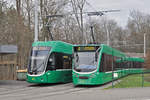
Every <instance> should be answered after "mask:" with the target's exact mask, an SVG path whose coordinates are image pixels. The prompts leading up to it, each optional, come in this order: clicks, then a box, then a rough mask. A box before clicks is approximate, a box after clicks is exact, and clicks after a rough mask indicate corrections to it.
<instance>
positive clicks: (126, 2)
mask: <svg viewBox="0 0 150 100" xmlns="http://www.w3.org/2000/svg"><path fill="white" fill-rule="evenodd" d="M87 2H89V3H90V4H91V6H92V8H90V7H88V8H89V10H90V11H92V10H96V11H99V10H111V9H119V10H121V11H120V12H113V13H107V14H106V15H105V16H107V17H108V18H111V19H115V20H116V21H117V22H118V24H119V25H121V26H122V27H125V26H126V24H127V20H128V17H129V13H130V11H131V10H133V9H134V10H139V11H141V12H144V13H148V14H150V0H87Z"/></svg>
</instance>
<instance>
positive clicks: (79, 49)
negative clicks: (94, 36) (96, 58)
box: [75, 46, 98, 52]
mask: <svg viewBox="0 0 150 100" xmlns="http://www.w3.org/2000/svg"><path fill="white" fill-rule="evenodd" d="M97 49H98V46H79V47H75V51H77V52H92V51H96V50H97Z"/></svg>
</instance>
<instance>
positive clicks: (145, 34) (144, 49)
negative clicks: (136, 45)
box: [144, 33, 146, 58]
mask: <svg viewBox="0 0 150 100" xmlns="http://www.w3.org/2000/svg"><path fill="white" fill-rule="evenodd" d="M145 57H146V33H144V58H145Z"/></svg>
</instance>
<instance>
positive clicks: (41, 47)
mask: <svg viewBox="0 0 150 100" xmlns="http://www.w3.org/2000/svg"><path fill="white" fill-rule="evenodd" d="M33 50H50V47H44V46H38V47H33Z"/></svg>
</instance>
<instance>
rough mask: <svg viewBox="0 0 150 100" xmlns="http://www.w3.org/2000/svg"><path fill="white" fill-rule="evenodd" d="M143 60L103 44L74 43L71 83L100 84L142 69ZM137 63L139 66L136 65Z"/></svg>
mask: <svg viewBox="0 0 150 100" xmlns="http://www.w3.org/2000/svg"><path fill="white" fill-rule="evenodd" d="M143 62H144V60H143V59H141V58H130V57H127V56H126V55H125V54H124V53H122V52H120V51H118V50H116V49H114V48H111V47H110V46H107V45H104V44H100V45H98V44H93V45H92V44H88V45H74V59H73V67H72V69H73V75H72V76H73V84H74V85H75V86H76V85H100V84H104V83H107V82H110V81H112V80H113V79H118V78H121V77H123V76H125V75H128V74H132V73H139V72H141V71H142V69H141V66H142V64H143ZM137 63H139V64H140V66H136V65H137Z"/></svg>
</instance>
